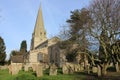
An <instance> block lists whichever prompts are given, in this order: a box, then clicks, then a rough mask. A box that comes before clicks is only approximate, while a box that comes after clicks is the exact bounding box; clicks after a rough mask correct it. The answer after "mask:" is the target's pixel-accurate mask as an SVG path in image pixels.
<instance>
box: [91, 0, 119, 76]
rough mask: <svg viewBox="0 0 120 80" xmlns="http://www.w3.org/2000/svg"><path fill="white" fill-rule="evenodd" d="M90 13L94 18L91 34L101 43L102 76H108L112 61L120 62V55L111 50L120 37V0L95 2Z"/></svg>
mask: <svg viewBox="0 0 120 80" xmlns="http://www.w3.org/2000/svg"><path fill="white" fill-rule="evenodd" d="M89 11H90V16H91V18H92V26H91V27H90V28H89V30H90V34H91V36H92V37H94V38H95V39H97V40H98V42H99V58H98V59H99V60H98V62H99V64H98V66H99V67H100V70H101V71H100V72H101V73H100V75H106V69H107V67H108V64H109V63H110V61H111V60H113V59H115V61H116V62H115V64H116V63H117V62H120V58H119V56H118V55H119V54H116V52H115V50H114V51H112V49H111V46H112V44H114V43H115V42H116V40H117V39H118V36H120V0H94V1H93V2H92V4H91V5H90V7H89ZM115 54H116V56H117V58H115V57H114V55H115Z"/></svg>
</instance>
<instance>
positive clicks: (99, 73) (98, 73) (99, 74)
mask: <svg viewBox="0 0 120 80" xmlns="http://www.w3.org/2000/svg"><path fill="white" fill-rule="evenodd" d="M97 67H98V71H97V75H98V76H102V72H101V67H100V65H98V66H97Z"/></svg>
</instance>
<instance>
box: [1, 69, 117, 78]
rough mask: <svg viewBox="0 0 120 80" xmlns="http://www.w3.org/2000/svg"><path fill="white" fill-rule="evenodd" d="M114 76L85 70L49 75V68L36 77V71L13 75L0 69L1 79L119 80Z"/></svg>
mask: <svg viewBox="0 0 120 80" xmlns="http://www.w3.org/2000/svg"><path fill="white" fill-rule="evenodd" d="M118 78H119V77H117V78H116V79H115V78H114V77H97V76H96V74H90V75H87V74H86V73H85V72H79V73H74V74H71V75H63V74H62V73H61V70H58V75H56V76H49V75H48V70H46V71H44V76H43V77H36V74H35V72H24V71H20V72H19V73H18V74H17V75H14V76H12V75H11V74H9V73H8V70H0V80H119V79H118Z"/></svg>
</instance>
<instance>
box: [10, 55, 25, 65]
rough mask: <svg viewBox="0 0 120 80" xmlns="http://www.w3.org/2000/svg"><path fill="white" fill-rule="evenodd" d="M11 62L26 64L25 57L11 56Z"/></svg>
mask: <svg viewBox="0 0 120 80" xmlns="http://www.w3.org/2000/svg"><path fill="white" fill-rule="evenodd" d="M11 61H12V62H13V63H23V62H24V59H23V55H16V56H11Z"/></svg>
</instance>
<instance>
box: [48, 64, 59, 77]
mask: <svg viewBox="0 0 120 80" xmlns="http://www.w3.org/2000/svg"><path fill="white" fill-rule="evenodd" d="M49 75H57V67H56V65H55V64H52V65H51V66H50V73H49Z"/></svg>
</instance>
